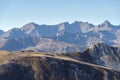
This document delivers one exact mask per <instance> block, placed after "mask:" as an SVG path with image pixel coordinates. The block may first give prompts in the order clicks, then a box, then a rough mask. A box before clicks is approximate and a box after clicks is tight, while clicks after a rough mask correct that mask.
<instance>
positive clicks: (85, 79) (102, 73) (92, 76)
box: [0, 52, 120, 80]
mask: <svg viewBox="0 0 120 80" xmlns="http://www.w3.org/2000/svg"><path fill="white" fill-rule="evenodd" d="M1 53H2V52H1ZM4 53H6V54H7V55H4V56H2V58H0V80H120V71H118V70H115V69H112V68H107V67H103V66H99V65H95V64H91V63H88V62H83V61H79V60H76V59H73V58H70V57H67V56H60V55H58V54H56V55H55V54H54V55H52V54H47V53H36V52H14V53H8V52H4Z"/></svg>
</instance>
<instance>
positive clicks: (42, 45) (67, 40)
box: [0, 20, 120, 52]
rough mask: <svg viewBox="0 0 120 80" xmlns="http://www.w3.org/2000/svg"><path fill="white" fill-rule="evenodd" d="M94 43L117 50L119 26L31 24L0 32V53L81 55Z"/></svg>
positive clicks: (119, 38)
mask: <svg viewBox="0 0 120 80" xmlns="http://www.w3.org/2000/svg"><path fill="white" fill-rule="evenodd" d="M97 43H106V44H108V45H111V46H117V47H119V46H120V25H112V24H111V23H110V22H109V21H107V20H106V21H104V22H103V23H102V24H99V25H93V24H91V23H88V22H80V21H75V22H73V23H69V22H64V23H60V24H56V25H39V24H36V23H33V22H31V23H28V24H26V25H24V26H22V27H21V28H13V29H11V30H9V31H6V32H4V31H2V30H0V49H1V50H8V51H19V50H35V51H40V52H82V51H84V50H86V49H87V48H88V47H91V45H95V44H97Z"/></svg>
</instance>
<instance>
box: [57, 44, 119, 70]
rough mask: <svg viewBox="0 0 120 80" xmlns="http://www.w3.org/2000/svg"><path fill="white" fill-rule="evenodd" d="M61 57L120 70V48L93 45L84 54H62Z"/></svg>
mask: <svg viewBox="0 0 120 80" xmlns="http://www.w3.org/2000/svg"><path fill="white" fill-rule="evenodd" d="M59 55H61V56H68V57H71V58H74V59H77V60H79V61H84V62H88V63H92V64H97V65H101V66H106V67H109V68H112V69H117V70H120V47H110V46H108V45H107V44H104V43H98V44H96V45H93V46H91V48H89V49H87V50H86V51H84V52H78V53H77V52H76V53H61V54H59Z"/></svg>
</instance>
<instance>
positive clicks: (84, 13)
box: [0, 0, 120, 31]
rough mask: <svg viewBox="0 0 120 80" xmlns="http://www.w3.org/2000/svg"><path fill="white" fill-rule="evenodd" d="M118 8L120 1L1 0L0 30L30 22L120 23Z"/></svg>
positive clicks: (49, 23)
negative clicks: (106, 21)
mask: <svg viewBox="0 0 120 80" xmlns="http://www.w3.org/2000/svg"><path fill="white" fill-rule="evenodd" d="M119 7H120V1H119V0H114V1H113V0H99V1H98V0H90V1H88V0H66V1H65V0H52V1H47V0H30V1H29V0H1V1H0V13H1V15H0V30H4V31H7V30H9V29H11V28H14V27H18V28H20V27H22V26H23V25H25V24H27V23H29V22H35V23H38V24H47V25H52V24H58V23H61V22H66V21H68V22H70V23H71V22H74V21H76V20H77V21H83V22H89V23H92V24H95V25H98V24H101V23H103V22H104V21H105V20H108V21H110V22H111V23H112V24H115V25H120V22H119V21H120V18H119V16H120V8H119Z"/></svg>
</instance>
